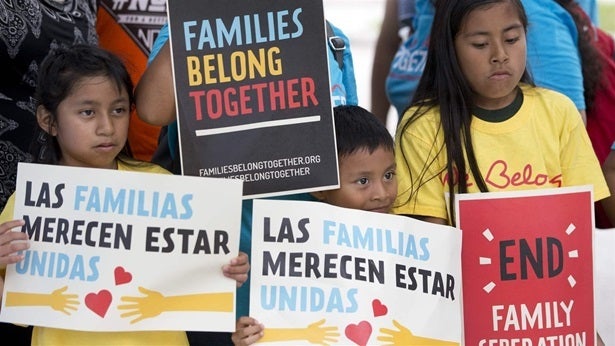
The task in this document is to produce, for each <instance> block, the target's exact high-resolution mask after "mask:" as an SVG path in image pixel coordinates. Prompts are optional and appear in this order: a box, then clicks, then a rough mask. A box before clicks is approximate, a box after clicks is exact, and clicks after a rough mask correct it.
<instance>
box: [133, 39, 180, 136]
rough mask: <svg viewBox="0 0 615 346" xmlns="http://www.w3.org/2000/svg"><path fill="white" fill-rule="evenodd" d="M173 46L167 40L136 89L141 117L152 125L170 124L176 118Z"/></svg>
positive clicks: (136, 98) (137, 105) (136, 99)
mask: <svg viewBox="0 0 615 346" xmlns="http://www.w3.org/2000/svg"><path fill="white" fill-rule="evenodd" d="M173 85H174V83H173V69H172V66H171V47H170V45H169V41H166V42H165V43H164V44H163V45H162V48H161V49H160V51H159V52H158V54H157V55H156V56H155V57H154V58H153V60H151V62H150V64H149V66H148V67H147V69H145V72H144V73H143V75H142V76H141V79H140V80H139V83H138V84H137V87H136V89H135V101H136V107H137V111H138V114H139V117H141V119H142V120H143V121H145V122H147V123H150V124H152V125H159V126H163V125H168V124H170V123H171V122H173V121H174V120H175V91H174V90H173Z"/></svg>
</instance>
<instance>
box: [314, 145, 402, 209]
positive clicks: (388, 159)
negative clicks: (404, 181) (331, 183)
mask: <svg viewBox="0 0 615 346" xmlns="http://www.w3.org/2000/svg"><path fill="white" fill-rule="evenodd" d="M339 167H340V188H339V189H337V190H329V191H321V192H319V193H317V194H315V195H316V196H317V198H318V199H320V200H322V201H323V202H327V203H329V204H333V205H337V206H340V207H345V208H352V209H361V210H369V211H375V212H380V213H388V212H389V211H390V210H391V206H392V205H393V202H394V201H395V197H396V196H397V178H396V176H395V155H394V154H393V152H392V151H389V150H385V149H384V148H382V147H380V148H378V149H376V150H375V151H374V152H373V153H371V154H370V153H369V151H368V150H366V149H364V150H358V151H356V152H355V153H353V154H350V155H347V156H344V157H341V158H340V160H339Z"/></svg>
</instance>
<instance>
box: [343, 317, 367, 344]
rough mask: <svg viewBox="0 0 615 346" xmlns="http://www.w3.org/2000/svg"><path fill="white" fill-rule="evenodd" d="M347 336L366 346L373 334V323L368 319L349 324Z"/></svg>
mask: <svg viewBox="0 0 615 346" xmlns="http://www.w3.org/2000/svg"><path fill="white" fill-rule="evenodd" d="M345 333H346V337H348V339H350V340H352V341H353V342H354V343H355V344H357V345H359V346H366V345H367V342H368V341H369V337H370V336H371V335H372V325H371V324H369V322H367V321H361V322H359V324H349V325H347V326H346V330H345Z"/></svg>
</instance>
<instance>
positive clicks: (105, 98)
mask: <svg viewBox="0 0 615 346" xmlns="http://www.w3.org/2000/svg"><path fill="white" fill-rule="evenodd" d="M36 97H37V101H38V102H39V106H38V108H37V113H36V115H37V121H38V124H39V126H40V129H39V130H40V132H41V134H40V135H37V136H36V137H35V138H36V140H37V142H36V143H34V144H33V148H35V150H36V151H35V152H34V155H35V157H37V160H38V161H39V162H43V163H51V164H58V165H65V166H75V167H90V168H103V169H115V170H124V171H139V172H149V173H163V174H169V172H167V171H166V170H164V169H163V168H161V167H159V166H156V165H154V164H150V163H146V162H142V161H137V160H134V159H132V158H130V157H129V156H128V148H127V144H126V140H127V136H128V125H129V119H130V110H131V108H132V107H133V104H134V98H133V84H132V81H131V79H130V75H129V74H128V72H127V71H126V68H125V67H124V65H123V64H122V62H121V61H120V60H119V59H118V58H117V57H116V56H114V55H112V54H111V53H109V52H107V51H105V50H102V49H100V48H97V47H94V46H86V45H77V46H74V47H71V48H70V49H58V50H57V51H55V52H52V53H50V55H49V56H48V57H47V58H46V60H45V61H44V63H43V64H42V65H41V68H40V71H39V80H38V87H37V93H36ZM14 197H15V196H14V195H13V196H11V198H10V199H9V202H8V203H7V205H6V207H5V209H4V210H3V212H2V214H1V215H0V265H1V266H2V267H5V266H6V264H10V263H16V262H18V261H20V260H22V259H23V258H24V256H23V255H22V254H15V253H16V252H17V251H21V250H25V249H27V248H28V243H27V242H23V240H27V235H26V234H25V233H22V232H13V231H12V230H13V229H17V230H18V229H19V228H20V227H21V226H23V225H24V222H23V220H12V221H8V220H10V219H11V218H12V216H13V208H14V201H15V200H14ZM16 240H22V242H15V241H16ZM248 269H249V264H248V258H247V255H246V254H245V253H240V255H239V256H238V257H236V258H234V259H232V260H231V263H230V265H225V266H224V268H223V272H224V275H225V276H227V277H230V278H232V279H235V280H236V281H237V284H238V285H241V284H242V283H243V282H245V281H246V279H247V272H248ZM2 276H3V275H2ZM3 284H4V282H3V281H2V279H1V277H0V293H1V292H2V291H1V288H2V287H3V286H4V285H3ZM56 291H57V290H56ZM67 298H68V295H67ZM54 308H56V307H55V306H54ZM68 308H72V307H65V308H64V310H63V311H66V310H65V309H68ZM86 340H87V341H86ZM83 342H87V343H89V344H110V345H111V344H112V345H118V344H143V345H145V344H165V345H182V344H183V345H187V344H188V340H187V338H186V333H185V332H183V331H151V332H150V331H146V332H143V331H139V332H122V333H113V332H82V331H74V330H63V329H55V328H46V327H34V331H33V335H32V343H33V344H63V345H71V344H81V343H83Z"/></svg>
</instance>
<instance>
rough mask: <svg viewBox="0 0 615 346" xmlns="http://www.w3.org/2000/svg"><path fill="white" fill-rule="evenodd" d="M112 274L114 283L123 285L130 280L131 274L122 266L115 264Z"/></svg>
mask: <svg viewBox="0 0 615 346" xmlns="http://www.w3.org/2000/svg"><path fill="white" fill-rule="evenodd" d="M113 276H114V277H115V285H116V286H119V285H123V284H127V283H129V282H131V281H132V274H131V273H130V272H129V271H126V270H125V269H124V267H122V266H117V267H115V269H114V270H113Z"/></svg>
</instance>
